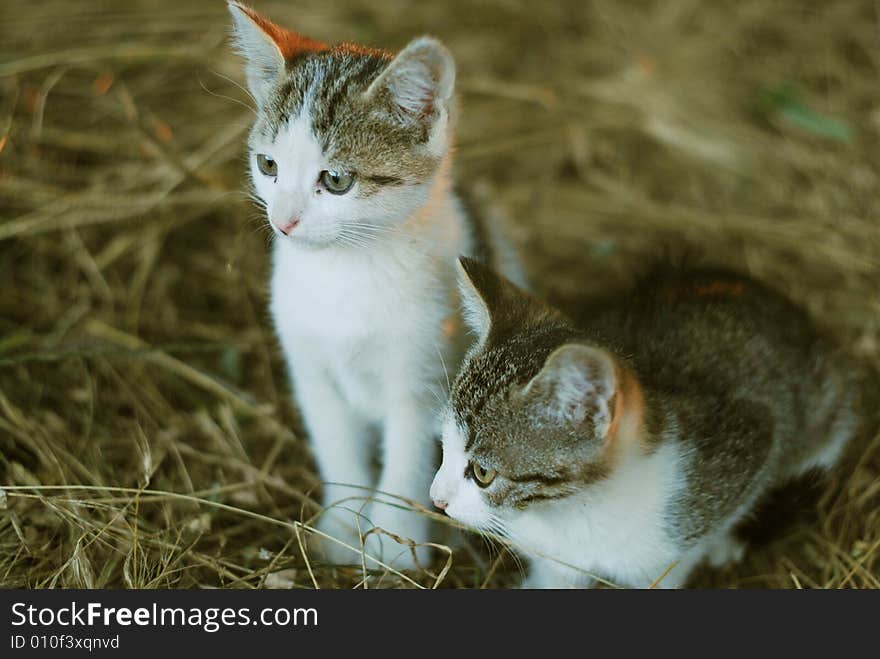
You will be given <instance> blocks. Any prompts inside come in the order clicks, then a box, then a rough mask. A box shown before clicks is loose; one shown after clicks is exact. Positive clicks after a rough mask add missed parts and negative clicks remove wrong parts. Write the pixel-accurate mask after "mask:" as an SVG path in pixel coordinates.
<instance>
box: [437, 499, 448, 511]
mask: <svg viewBox="0 0 880 659" xmlns="http://www.w3.org/2000/svg"><path fill="white" fill-rule="evenodd" d="M433 502H434V507H435V508H439V509H440V510H446V508H447V507H448V506H449V502H448V501H443V500H442V499H433Z"/></svg>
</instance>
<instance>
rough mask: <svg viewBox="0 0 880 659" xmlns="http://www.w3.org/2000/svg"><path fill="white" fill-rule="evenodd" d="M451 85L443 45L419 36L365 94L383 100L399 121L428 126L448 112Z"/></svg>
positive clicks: (451, 67) (451, 70) (452, 69)
mask: <svg viewBox="0 0 880 659" xmlns="http://www.w3.org/2000/svg"><path fill="white" fill-rule="evenodd" d="M454 87H455V62H454V61H453V60H452V55H450V54H449V51H448V50H446V46H444V45H443V44H442V43H440V42H439V41H437V40H436V39H434V38H432V37H419V38H417V39H414V40H413V41H411V42H410V43H409V45H407V47H406V48H404V49H403V50H402V51H400V53H398V55H397V57H395V58H394V59H393V60H391V63H390V64H389V65H388V66H387V68H386V69H385V70H384V71H383V72H382V73H381V74H380V75H379V77H378V78H376V79H375V80H374V81H373V82H372V84H371V85H370V87H369V88H368V89H367V91H366V92H365V95H366V97H367V98H376V99H380V100H382V101H383V102H385V103H387V104H388V105H389V110H390V112H391V115H392V116H393V117H394V118H395V119H397V120H398V121H400V122H401V123H403V124H414V123H416V124H417V123H421V124H423V125H425V126H426V127H428V128H431V127H433V126H434V125H435V124H436V123H437V122H438V120H441V121H445V120H448V117H449V115H450V114H452V109H453V108H452V106H453V100H454V99H453V89H454Z"/></svg>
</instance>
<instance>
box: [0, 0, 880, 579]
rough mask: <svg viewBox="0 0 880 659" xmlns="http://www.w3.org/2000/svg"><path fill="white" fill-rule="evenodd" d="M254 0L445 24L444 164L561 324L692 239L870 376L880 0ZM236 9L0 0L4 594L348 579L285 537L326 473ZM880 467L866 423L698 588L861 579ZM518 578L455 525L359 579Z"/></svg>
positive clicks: (870, 566) (353, 573) (297, 539)
mask: <svg viewBox="0 0 880 659" xmlns="http://www.w3.org/2000/svg"><path fill="white" fill-rule="evenodd" d="M255 4H257V8H258V9H259V10H261V11H264V12H266V13H268V14H269V15H271V16H273V17H275V18H276V19H277V20H278V21H279V22H283V23H285V24H287V25H288V26H290V27H293V28H295V29H298V30H300V31H301V32H304V33H306V34H308V35H310V36H313V37H316V38H319V39H322V40H326V41H342V40H351V41H356V42H360V43H364V44H367V45H370V46H379V47H387V48H391V49H395V48H400V47H402V46H403V45H404V44H405V43H406V41H407V40H408V39H410V38H411V37H413V36H416V35H418V34H422V33H432V34H435V35H436V36H438V37H440V38H441V39H443V40H444V41H445V42H446V43H447V44H448V45H449V47H450V49H451V51H452V52H453V54H454V56H455V58H456V60H457V63H458V70H459V75H458V90H459V92H460V97H461V117H460V122H459V132H458V140H457V143H458V147H457V152H456V166H455V167H456V177H457V179H458V181H459V182H460V184H461V185H463V186H466V187H468V188H470V189H472V190H474V191H476V195H477V197H478V199H479V200H480V202H481V204H482V205H483V206H484V207H486V208H488V209H490V211H491V213H492V214H493V215H495V216H498V218H499V219H500V221H502V222H505V223H506V224H507V225H508V227H509V232H510V235H511V236H513V239H514V241H515V242H516V244H517V246H518V247H519V248H520V249H521V250H522V253H523V254H524V256H525V261H526V266H527V270H528V272H529V274H530V275H531V277H532V279H533V281H535V282H537V287H538V288H539V290H540V291H541V292H543V293H544V294H545V295H547V296H549V297H550V298H552V299H553V300H555V301H557V302H558V303H560V304H563V305H565V306H566V308H567V309H569V310H570V312H571V313H576V312H577V305H578V301H579V300H584V299H587V298H588V297H589V296H591V295H594V294H597V293H602V292H603V291H607V290H611V289H612V288H613V287H615V286H616V285H618V284H619V283H621V282H623V281H625V280H626V279H627V278H628V277H630V276H631V275H632V273H633V272H634V271H636V270H637V269H638V268H639V267H640V266H641V265H642V264H643V263H644V262H645V261H646V260H648V259H651V258H653V257H654V255H656V254H657V252H658V251H662V250H668V251H671V252H679V251H681V250H685V251H688V252H696V253H698V254H699V255H700V256H701V258H703V259H704V260H709V261H711V262H714V263H723V264H727V265H731V266H733V267H736V268H738V269H741V270H743V271H747V272H749V273H751V274H752V275H754V276H756V277H759V278H761V279H764V280H767V281H769V282H771V283H772V284H773V285H775V286H776V287H777V288H779V289H781V290H783V291H786V292H787V293H789V294H790V295H791V296H793V297H794V298H795V299H796V300H798V301H799V302H800V303H802V304H804V305H805V306H806V307H807V308H809V310H810V311H811V312H812V314H813V315H814V316H815V317H816V319H817V322H819V323H820V324H822V325H823V326H826V327H828V328H829V329H830V330H831V331H833V332H835V333H837V334H838V335H839V336H840V337H841V339H842V340H843V341H844V342H845V343H846V344H847V345H848V346H849V347H850V348H851V349H852V351H853V352H854V353H855V354H856V355H858V356H859V358H860V359H861V360H862V362H863V363H865V364H869V363H878V361H880V213H878V199H880V194H878V191H880V186H878V177H880V159H878V155H877V154H878V153H880V148H878V147H880V86H878V84H877V80H878V73H880V32H878V24H880V23H878V20H880V13H878V7H877V4H876V3H875V2H871V1H869V0H865V1H857V0H850V1H848V2H827V3H799V2H774V3H769V2H766V1H764V0H743V1H742V2H738V3H701V2H697V1H695V0H662V1H659V0H658V1H656V2H635V1H628V2H612V1H611V0H605V1H601V2H599V1H593V2H580V1H578V0H571V1H568V2H556V3H530V2H525V1H524V0H523V1H520V0H487V1H486V2H481V3H472V2H470V1H467V0H452V1H448V2H432V3H427V2H423V3H405V2H400V1H378V0H338V1H336V2H316V1H313V0H305V1H298V2H291V1H288V2H270V1H268V0H267V1H262V2H257V1H256V0H255ZM228 24H229V17H228V15H227V11H226V8H225V6H224V3H223V2H222V1H221V0H198V1H193V2H186V3H181V2H172V1H171V0H153V1H148V0H132V1H131V2H126V3H119V2H115V1H111V0H94V1H92V2H70V1H69V0H44V1H42V2H39V3H35V2H30V1H26V0H7V2H6V3H4V8H3V20H2V24H0V275H2V289H0V483H2V484H4V485H5V486H7V487H6V488H5V489H4V490H2V491H0V586H11V587H37V586H77V587H81V586H85V587H92V586H96V587H102V586H111V587H118V586H133V587H182V588H185V587H209V586H225V587H240V588H250V587H260V586H277V587H289V586H293V587H305V588H310V587H313V586H314V585H320V586H321V587H332V586H341V587H356V586H362V585H363V578H362V576H363V575H362V574H361V571H360V570H358V569H353V568H348V569H341V568H334V567H328V566H322V565H321V564H320V562H319V561H318V560H317V558H316V557H313V556H311V555H310V553H309V552H308V551H307V550H306V552H305V553H303V548H304V547H306V546H307V545H306V542H307V538H305V537H304V536H305V535H307V534H308V531H307V530H306V529H303V528H302V527H300V526H298V525H297V524H295V523H294V522H295V521H298V520H303V521H307V520H308V519H309V518H310V516H311V515H312V514H313V513H314V508H313V499H314V497H315V496H316V494H317V492H318V490H319V483H318V480H317V478H316V477H315V474H314V466H313V463H312V461H311V458H310V454H309V450H308V446H307V444H306V442H305V440H304V438H303V435H302V433H301V432H300V429H299V422H298V419H297V414H296V410H295V408H294V406H293V404H292V403H291V400H290V396H289V391H288V388H287V384H286V378H285V375H284V367H283V364H282V362H281V360H280V357H279V353H278V349H277V346H276V344H275V340H274V338H273V335H272V331H271V328H270V326H269V323H268V321H267V314H266V280H267V272H268V261H267V251H268V243H267V240H268V234H267V231H266V230H265V225H264V223H263V219H262V218H261V217H260V216H259V213H258V212H257V210H256V209H255V207H254V206H253V205H252V204H251V203H250V202H249V200H248V199H247V198H246V194H245V182H244V178H243V171H244V161H243V155H244V148H243V145H244V136H245V132H246V130H247V126H248V122H249V117H250V111H249V109H248V107H247V104H248V99H247V97H246V95H245V94H244V93H243V92H242V90H241V89H239V87H238V85H239V84H240V83H241V82H242V80H243V77H242V74H241V69H240V62H239V61H238V59H237V58H236V57H235V56H234V55H233V54H232V53H231V52H230V50H229V47H228V43H227V30H228ZM878 475H880V437H877V438H866V440H865V441H864V442H861V443H859V444H858V445H857V446H853V447H852V450H851V451H850V455H849V456H848V459H847V464H846V465H845V466H844V467H843V468H841V469H840V470H839V471H838V472H837V473H836V474H835V475H834V477H833V478H832V482H831V483H830V485H829V486H828V487H827V488H826V489H825V490H823V492H822V494H821V497H820V498H819V500H818V502H815V501H814V502H812V503H810V504H809V505H808V506H807V511H806V513H805V514H804V515H803V516H801V517H799V518H798V519H797V520H796V522H795V523H794V525H793V526H790V527H787V528H785V529H778V530H777V531H778V532H777V533H775V534H772V535H771V537H770V538H769V539H768V540H767V542H766V543H765V544H764V545H763V546H761V547H759V548H757V549H753V550H751V551H750V552H749V553H747V554H746V556H745V559H744V561H743V562H742V563H741V564H739V565H737V566H735V567H727V568H723V569H720V570H708V569H707V570H704V571H702V572H701V573H700V574H699V575H697V577H696V580H695V585H699V586H720V587H859V588H877V587H880V510H878V508H880V506H878V503H880V480H878ZM25 486H27V487H25ZM22 488H24V489H22ZM450 566H451V567H450ZM446 568H450V569H448V570H446ZM516 578H517V565H516V562H515V561H513V560H512V559H511V558H510V556H509V555H507V554H505V553H503V552H502V553H501V554H500V555H499V554H498V553H497V552H494V553H493V552H489V551H487V550H484V548H483V547H482V546H481V543H480V542H476V543H473V548H470V549H467V548H465V549H456V551H455V553H454V554H453V555H452V560H451V563H448V562H446V561H445V560H442V559H441V560H438V563H437V564H436V565H434V566H432V568H431V569H430V570H429V571H425V572H424V573H421V574H414V575H410V576H409V577H408V580H407V579H404V578H402V577H400V576H397V575H387V576H386V577H384V579H383V580H381V581H378V582H377V581H376V580H373V581H372V582H371V583H370V585H371V586H373V585H376V584H377V583H379V584H388V585H406V586H415V585H419V586H433V585H438V584H439V585H440V586H442V587H463V586H488V587H492V586H500V585H507V584H511V583H513V582H514V581H515V580H516Z"/></svg>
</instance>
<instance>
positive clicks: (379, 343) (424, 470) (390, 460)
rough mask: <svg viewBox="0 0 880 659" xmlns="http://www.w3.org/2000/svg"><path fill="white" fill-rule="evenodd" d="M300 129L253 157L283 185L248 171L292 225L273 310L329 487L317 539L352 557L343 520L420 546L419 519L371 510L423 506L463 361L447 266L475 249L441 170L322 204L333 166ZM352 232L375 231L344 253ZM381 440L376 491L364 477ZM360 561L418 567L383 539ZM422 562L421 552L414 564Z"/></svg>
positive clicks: (277, 264) (334, 555)
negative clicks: (377, 437) (323, 184)
mask: <svg viewBox="0 0 880 659" xmlns="http://www.w3.org/2000/svg"><path fill="white" fill-rule="evenodd" d="M307 116H308V112H307V110H306V111H304V113H303V115H302V116H300V117H298V118H295V119H293V120H292V121H291V122H290V123H289V125H288V126H286V127H283V128H282V130H281V131H280V133H279V134H278V136H277V139H276V140H275V142H274V143H273V144H266V145H255V149H254V152H255V153H267V154H268V155H270V156H271V157H272V158H274V159H275V161H276V162H277V164H278V177H277V181H273V180H271V179H269V178H267V177H266V176H263V175H262V174H260V172H259V171H258V170H257V168H256V165H255V164H253V165H252V175H253V179H254V185H255V187H256V189H257V192H258V194H259V195H260V197H262V198H263V199H264V200H266V202H267V212H268V215H269V218H270V219H273V220H278V221H284V220H286V219H288V218H290V217H297V218H299V220H300V224H299V225H298V226H297V227H296V228H295V229H294V230H293V231H292V232H291V233H290V236H284V235H283V234H281V233H280V232H279V231H277V230H276V241H275V248H274V270H273V273H272V280H271V305H270V309H271V313H272V318H273V320H274V323H275V328H276V330H277V333H278V336H279V338H280V342H281V346H282V348H283V350H284V354H285V357H286V358H287V363H288V365H289V368H290V373H291V378H292V381H293V386H294V390H295V392H296V395H297V398H298V402H299V406H300V409H301V411H302V413H303V417H304V420H305V424H306V427H307V430H308V433H309V435H310V437H311V439H312V443H313V447H314V453H315V457H316V459H317V462H318V467H319V470H320V473H321V477H322V480H323V481H325V483H326V486H325V496H324V504H325V508H327V509H328V511H327V512H325V513H324V514H323V515H322V517H321V518H320V520H319V528H320V529H321V530H322V531H324V532H326V533H329V534H331V535H333V536H334V537H336V538H339V539H341V540H343V541H344V542H347V543H348V544H350V545H352V546H354V547H359V546H360V539H359V537H358V533H357V530H356V529H357V520H356V517H355V514H354V512H350V511H355V512H357V511H360V512H361V513H362V515H363V516H362V517H361V518H360V520H359V524H360V527H361V529H360V530H361V531H362V532H366V530H368V529H369V528H370V527H372V526H378V527H381V528H382V529H384V530H386V531H389V532H391V533H395V534H398V535H400V536H403V537H405V538H408V539H411V540H413V541H415V542H417V543H422V542H426V541H427V540H428V539H429V538H428V523H427V519H426V518H425V517H424V516H422V515H418V514H415V513H413V512H410V511H407V510H401V509H400V508H398V507H395V505H396V506H403V507H405V505H404V504H403V503H402V502H401V500H400V499H394V498H388V497H385V498H383V501H384V502H385V503H383V502H382V501H377V502H374V503H371V504H369V505H365V499H366V497H368V496H369V495H371V494H372V493H371V492H370V488H372V487H377V488H378V490H379V491H380V492H385V493H388V494H391V495H396V496H398V497H404V498H406V499H410V500H414V501H417V502H419V503H422V504H429V501H428V498H427V494H428V485H429V483H430V479H431V475H432V473H433V471H434V468H435V464H434V462H433V458H434V439H435V437H436V436H437V435H438V434H439V428H438V423H437V418H438V413H437V412H438V410H439V409H440V407H441V406H442V405H443V404H445V400H446V384H447V381H448V378H449V377H452V376H454V369H455V368H456V366H457V363H458V361H459V360H460V353H461V350H460V349H459V347H458V346H453V345H452V343H451V342H450V341H449V339H448V338H447V337H446V336H445V335H444V333H443V327H444V321H445V320H446V319H447V318H448V317H449V316H450V314H453V313H455V309H456V305H457V302H456V297H455V292H456V289H455V274H454V264H455V263H456V262H457V258H458V255H459V254H461V253H468V252H469V251H470V248H471V245H470V241H471V238H470V236H469V234H468V231H467V230H466V227H465V224H464V218H463V216H462V212H461V208H460V205H459V203H458V202H457V200H456V199H455V198H454V197H453V196H452V195H451V194H450V193H449V191H448V182H447V180H446V170H447V169H448V162H444V164H442V165H441V168H440V171H439V173H438V174H437V175H436V177H435V178H434V179H433V180H431V181H428V182H426V183H425V184H423V185H421V186H398V187H394V188H389V189H387V190H384V191H381V192H379V193H377V194H375V195H373V196H371V197H368V198H363V197H359V196H358V195H357V190H356V189H354V190H352V191H351V192H349V193H348V194H346V195H340V196H337V195H330V194H329V193H326V191H325V192H324V193H323V194H320V193H318V192H317V189H318V188H317V187H316V185H315V181H316V180H317V177H318V174H319V172H320V171H321V170H323V169H331V168H332V167H333V163H331V162H328V161H327V159H326V158H325V156H324V154H323V153H322V151H321V148H320V146H319V144H318V142H317V140H316V139H315V138H314V136H313V135H312V131H311V127H310V125H309V121H308V118H307ZM444 148H445V145H444ZM358 223H367V224H371V225H373V226H377V227H382V228H381V230H376V231H374V232H373V233H365V234H364V236H366V237H364V236H361V237H360V238H352V239H351V240H349V239H347V236H349V235H353V234H351V231H357V229H351V228H350V227H351V226H352V225H353V224H354V225H356V224H358ZM347 227H348V228H347ZM352 241H354V242H353V243H352ZM364 241H367V242H364ZM447 369H450V371H451V372H450V373H447ZM377 430H378V431H379V433H380V434H381V453H380V457H381V460H382V463H383V468H382V472H381V475H380V477H379V479H378V481H377V480H376V479H375V478H374V477H373V474H372V473H371V462H372V460H373V455H374V450H375V445H374V444H373V443H372V442H371V438H372V437H373V436H374V434H375V432H376V431H377ZM352 497H354V498H352ZM389 502H390V503H391V504H394V505H388V503H389ZM346 509H348V510H346ZM324 548H325V550H326V552H327V554H328V557H329V558H330V559H331V560H333V561H334V562H345V563H351V562H355V561H356V560H359V558H358V557H357V556H356V555H355V554H353V553H352V552H351V551H350V550H346V549H345V548H342V547H339V546H338V545H335V544H332V545H331V544H328V543H324ZM367 552H368V554H371V555H373V556H375V557H377V558H378V557H381V558H382V559H383V560H384V561H396V562H395V563H394V564H395V566H396V567H409V566H411V565H412V563H413V561H412V555H411V553H410V552H409V550H408V549H407V548H405V547H403V546H401V545H398V544H396V543H395V542H393V541H392V540H390V539H389V538H388V537H387V536H381V535H371V536H370V537H369V544H368V546H367ZM427 554H428V552H427V551H426V550H424V549H423V550H421V551H420V556H419V560H420V562H421V561H423V560H425V559H427Z"/></svg>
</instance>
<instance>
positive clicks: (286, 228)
mask: <svg viewBox="0 0 880 659" xmlns="http://www.w3.org/2000/svg"><path fill="white" fill-rule="evenodd" d="M272 224H274V225H275V228H276V229H278V230H279V231H280V232H281V233H283V234H284V235H285V236H289V235H290V232H291V231H293V230H294V229H295V228H296V225H297V224H299V218H298V217H294V218H291V219H289V220H285V221H284V222H279V221H278V220H272Z"/></svg>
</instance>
